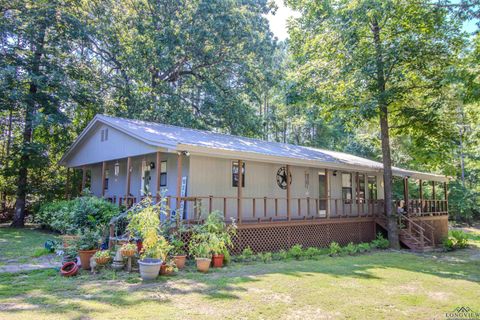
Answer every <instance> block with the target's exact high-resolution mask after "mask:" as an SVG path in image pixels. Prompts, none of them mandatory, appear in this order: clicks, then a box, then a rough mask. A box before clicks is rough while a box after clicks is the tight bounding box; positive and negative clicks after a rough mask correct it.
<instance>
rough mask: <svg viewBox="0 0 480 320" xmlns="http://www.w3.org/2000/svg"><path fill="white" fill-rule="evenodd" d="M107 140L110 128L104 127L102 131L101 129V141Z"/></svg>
mask: <svg viewBox="0 0 480 320" xmlns="http://www.w3.org/2000/svg"><path fill="white" fill-rule="evenodd" d="M107 140H108V128H106V129H102V131H100V141H101V142H103V141H107Z"/></svg>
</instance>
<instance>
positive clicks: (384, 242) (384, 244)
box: [371, 233, 390, 249]
mask: <svg viewBox="0 0 480 320" xmlns="http://www.w3.org/2000/svg"><path fill="white" fill-rule="evenodd" d="M371 247H372V248H376V249H387V248H389V247H390V242H388V239H385V238H384V237H383V236H382V234H381V233H378V234H377V237H376V239H375V240H373V241H372V243H371Z"/></svg>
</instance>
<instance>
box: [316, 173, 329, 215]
mask: <svg viewBox="0 0 480 320" xmlns="http://www.w3.org/2000/svg"><path fill="white" fill-rule="evenodd" d="M329 181H330V179H329V177H328V169H325V197H326V200H325V213H326V218H327V219H328V218H330V190H329V187H328V186H329ZM317 213H318V210H317Z"/></svg>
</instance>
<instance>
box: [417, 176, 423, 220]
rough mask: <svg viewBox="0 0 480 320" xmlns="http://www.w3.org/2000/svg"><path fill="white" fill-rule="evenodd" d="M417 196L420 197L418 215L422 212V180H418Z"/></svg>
mask: <svg viewBox="0 0 480 320" xmlns="http://www.w3.org/2000/svg"><path fill="white" fill-rule="evenodd" d="M418 183H419V185H418V196H419V197H420V213H422V212H423V180H422V179H420V180H418Z"/></svg>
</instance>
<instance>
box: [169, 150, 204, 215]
mask: <svg viewBox="0 0 480 320" xmlns="http://www.w3.org/2000/svg"><path fill="white" fill-rule="evenodd" d="M181 197H182V153H181V152H177V201H176V204H175V205H176V220H177V221H178V219H179V216H178V215H179V214H180V212H178V211H179V210H180V203H181V201H182V199H181ZM200 214H201V213H200Z"/></svg>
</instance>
